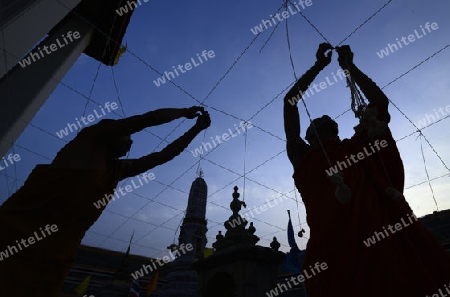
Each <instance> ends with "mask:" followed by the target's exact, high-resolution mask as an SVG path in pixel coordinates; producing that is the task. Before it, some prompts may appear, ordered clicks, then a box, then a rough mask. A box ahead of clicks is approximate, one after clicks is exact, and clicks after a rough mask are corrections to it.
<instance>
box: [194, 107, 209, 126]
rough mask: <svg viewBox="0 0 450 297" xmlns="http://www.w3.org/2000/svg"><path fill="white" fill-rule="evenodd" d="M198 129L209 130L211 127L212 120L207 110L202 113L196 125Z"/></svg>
mask: <svg viewBox="0 0 450 297" xmlns="http://www.w3.org/2000/svg"><path fill="white" fill-rule="evenodd" d="M195 125H196V126H197V127H199V128H200V129H201V130H204V129H206V128H208V127H209V126H210V125H211V118H210V117H209V113H208V112H207V111H205V110H203V111H202V112H201V115H199V116H198V118H197V123H195Z"/></svg>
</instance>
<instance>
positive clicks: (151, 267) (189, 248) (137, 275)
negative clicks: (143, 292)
mask: <svg viewBox="0 0 450 297" xmlns="http://www.w3.org/2000/svg"><path fill="white" fill-rule="evenodd" d="M185 249H186V250H185ZM193 249H194V247H193V246H192V244H190V243H188V244H186V245H184V243H182V244H181V245H180V246H179V247H178V250H176V251H175V255H174V254H173V253H172V252H169V255H170V257H169V256H164V257H162V259H160V258H156V260H154V261H152V262H151V263H152V265H145V264H144V265H142V268H141V269H139V270H136V271H135V272H134V273H131V276H132V277H133V278H134V279H135V280H137V279H138V278H140V277H143V276H145V275H146V274H149V273H150V272H152V271H153V270H156V269H158V267H157V266H156V263H158V265H159V266H160V267H162V266H164V264H166V263H169V262H170V261H171V259H172V260H175V258H176V257H180V256H181V254H180V252H179V250H181V251H182V252H183V254H185V253H186V251H188V252H190V251H192V250H193ZM161 260H162V261H163V262H162V263H161ZM148 269H149V270H150V271H148ZM144 271H145V272H144Z"/></svg>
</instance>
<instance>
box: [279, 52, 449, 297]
mask: <svg viewBox="0 0 450 297" xmlns="http://www.w3.org/2000/svg"><path fill="white" fill-rule="evenodd" d="M331 49H332V47H331V45H329V44H321V45H320V46H319V49H318V51H317V54H316V56H317V61H316V63H315V64H314V66H312V67H311V68H310V69H309V70H308V71H307V72H306V73H305V74H304V75H303V76H302V77H301V78H300V79H299V80H298V82H297V83H296V84H295V85H294V86H293V87H292V89H291V90H290V91H289V92H288V93H287V95H286V97H285V100H284V127H285V132H286V138H287V155H288V157H289V160H290V161H291V163H292V165H293V166H294V175H293V178H294V180H295V183H296V186H297V188H298V190H299V192H300V194H301V196H302V199H303V201H304V204H305V208H306V214H307V222H308V225H309V227H310V238H309V241H308V244H307V249H306V255H305V262H304V267H305V269H306V268H308V267H310V265H311V267H312V266H314V265H315V263H317V262H319V263H322V262H325V263H327V265H328V269H327V270H325V271H321V272H320V273H318V274H317V275H314V276H312V277H310V278H307V279H306V289H307V292H308V296H309V297H334V296H338V297H339V296H345V297H360V296H365V297H379V296H386V297H397V296H409V297H426V296H427V295H429V296H431V295H433V294H437V293H439V290H442V291H443V292H445V288H446V287H445V285H448V284H449V283H450V272H449V271H450V270H449V268H450V257H449V255H448V254H447V252H446V251H445V250H444V249H443V248H442V247H441V246H440V245H439V243H438V242H437V240H436V239H435V238H433V237H432V235H431V234H430V233H429V232H428V231H427V230H426V229H425V227H424V226H423V225H422V224H421V223H420V221H417V218H416V217H415V216H414V214H413V212H412V210H411V208H410V207H409V205H408V203H407V202H406V200H405V199H404V197H403V195H402V193H403V189H404V171H403V163H402V160H401V158H400V154H399V151H398V149H397V146H396V143H395V140H394V139H393V138H392V134H391V131H390V129H389V127H388V126H387V124H388V123H389V121H390V115H389V113H388V103H389V100H388V98H387V97H386V95H385V94H384V93H383V92H382V90H381V89H380V88H379V87H378V86H377V85H376V84H375V83H374V82H373V81H372V80H371V79H370V78H368V77H367V76H366V75H365V74H364V73H363V72H361V70H359V69H358V68H357V67H356V66H355V64H354V63H353V53H352V52H351V50H350V47H348V46H342V47H340V48H336V50H337V52H338V53H339V58H338V61H339V64H340V66H341V67H342V68H343V69H344V73H348V72H347V71H349V72H350V74H351V76H352V77H353V78H354V81H355V83H356V84H357V85H358V86H359V87H360V89H361V91H362V92H363V93H364V95H365V96H366V98H367V99H368V101H369V104H368V106H367V109H366V111H365V113H364V115H363V116H362V118H361V121H360V124H359V125H358V126H357V127H355V134H354V135H353V136H352V137H351V138H350V139H344V140H341V139H340V138H339V136H338V125H337V123H336V122H335V121H333V120H332V119H331V118H330V117H329V116H326V115H325V116H322V117H321V118H318V119H314V120H313V123H314V125H313V124H311V125H310V126H309V128H308V129H307V131H306V137H305V138H306V140H307V141H308V143H306V142H305V141H304V140H303V139H302V138H301V137H300V119H299V113H298V109H297V106H296V105H295V104H291V102H293V101H292V98H293V97H295V96H297V94H299V92H302V93H301V94H303V93H304V92H306V90H307V88H308V86H309V85H310V84H311V83H312V81H313V80H314V78H315V77H316V76H317V74H318V73H319V72H320V71H321V70H322V69H324V68H325V66H327V65H328V64H329V63H330V62H331V55H332V53H331ZM328 50H330V52H329V53H328V54H327V55H325V53H326V52H327V51H328ZM345 99H346V98H345ZM302 100H303V99H302ZM310 100H311V99H310ZM314 127H315V128H314ZM322 146H323V148H322ZM324 150H325V151H326V155H327V156H328V158H329V160H330V163H329V162H328V161H327V159H326V155H325V153H324ZM341 178H343V180H341V182H340V180H339V179H341ZM369 238H370V240H368V239H369ZM433 296H434V295H433ZM436 296H437V295H436Z"/></svg>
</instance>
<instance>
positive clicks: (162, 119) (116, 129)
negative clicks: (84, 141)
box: [90, 106, 204, 138]
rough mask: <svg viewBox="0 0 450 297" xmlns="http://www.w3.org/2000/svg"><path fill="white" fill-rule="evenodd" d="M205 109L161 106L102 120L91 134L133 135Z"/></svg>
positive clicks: (108, 135) (105, 136) (92, 127)
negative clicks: (118, 118)
mask: <svg viewBox="0 0 450 297" xmlns="http://www.w3.org/2000/svg"><path fill="white" fill-rule="evenodd" d="M202 111H204V109H203V107H199V106H193V107H190V108H161V109H157V110H153V111H149V112H147V113H144V114H141V115H136V116H132V117H128V118H125V119H120V120H106V121H101V122H100V123H98V124H97V125H94V126H91V127H90V135H92V137H96V138H110V137H114V138H115V137H121V136H126V135H131V134H133V133H136V132H139V131H141V130H143V129H145V128H147V127H151V126H157V125H161V124H165V123H168V122H171V121H173V120H175V119H178V118H181V117H186V118H188V119H193V118H194V117H196V116H197V112H202Z"/></svg>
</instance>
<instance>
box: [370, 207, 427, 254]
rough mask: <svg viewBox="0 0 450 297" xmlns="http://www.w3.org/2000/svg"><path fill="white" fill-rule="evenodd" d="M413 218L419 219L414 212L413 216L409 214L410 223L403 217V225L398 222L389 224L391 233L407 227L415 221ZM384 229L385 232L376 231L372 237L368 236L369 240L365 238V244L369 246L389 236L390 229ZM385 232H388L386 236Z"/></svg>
mask: <svg viewBox="0 0 450 297" xmlns="http://www.w3.org/2000/svg"><path fill="white" fill-rule="evenodd" d="M412 218H414V219H415V220H416V221H417V220H418V219H417V217H416V216H415V215H414V214H412V215H411V217H410V216H409V214H408V219H409V222H410V224H407V223H406V222H405V221H404V220H403V218H402V219H401V221H402V224H403V226H402V224H400V223H396V224H395V225H394V226H391V225H389V226H388V229H389V231H391V233H392V234H394V233H395V232H396V231H400V230H402V229H403V227H407V226H409V225H411V224H412V223H414V221H413V220H412ZM393 227H395V230H394V229H393ZM383 231H384V233H383V232H376V231H375V233H374V235H373V236H372V237H369V238H367V240H363V243H364V245H365V246H366V247H369V246H371V245H374V244H375V243H377V241H380V240H381V239H385V238H386V237H388V236H389V232H388V230H386V227H383ZM385 234H386V236H385ZM380 236H381V238H380ZM375 237H376V238H375Z"/></svg>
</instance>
